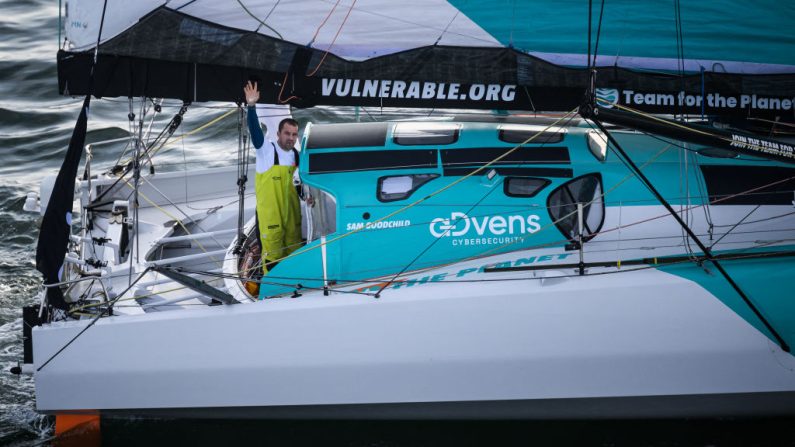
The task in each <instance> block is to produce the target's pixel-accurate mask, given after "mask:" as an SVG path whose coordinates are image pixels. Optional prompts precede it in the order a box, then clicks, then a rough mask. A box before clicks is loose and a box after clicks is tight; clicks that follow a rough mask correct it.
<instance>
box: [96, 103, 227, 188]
mask: <svg viewBox="0 0 795 447" xmlns="http://www.w3.org/2000/svg"><path fill="white" fill-rule="evenodd" d="M131 101H132V100H131ZM186 110H187V106H186V105H185V103H183V105H182V107H180V111H179V112H178V113H177V114H176V115H174V118H172V119H171V121H170V123H169V126H168V127H170V126H172V125H174V123H177V121H176V118H177V116H180V117H181V116H182V114H184V113H185V111H186ZM130 115H132V103H131V102H130ZM224 116H225V115H224ZM219 118H223V116H221V117H219ZM215 121H216V120H213V121H211V122H210V123H207V124H205V125H204V126H202V127H200V128H199V129H194V131H193V132H198V131H199V130H201V129H202V128H204V127H206V126H208V125H209V124H211V123H214V122H215ZM179 122H181V118H180V120H179ZM176 125H177V126H178V125H179V124H178V123H177V124H176ZM174 130H176V127H174ZM129 132H130V135H131V137H130V142H128V143H127V146H126V147H125V152H126V150H127V147H129V146H130V144H131V143H134V138H135V137H134V131H133V130H132V128H130V130H129ZM163 132H165V129H164V130H163V131H162V132H161V134H162V133H163ZM189 134H190V133H189ZM158 139H159V137H158ZM156 141H157V140H156ZM171 141H177V140H171ZM167 142H168V141H166V143H167ZM166 143H163V144H162V145H161V146H160V147H159V148H157V149H156V150H155V151H154V152H152V153H151V154H149V155H148V156H149V158H150V160H151V158H152V157H154V156H155V154H156V153H157V151H158V150H159V149H161V148H162V147H163V146H165V145H166ZM151 148H152V147H148V148H147V149H146V151H147V153H148V151H149V150H151ZM123 156H124V154H122V155H121V156H120V157H119V161H117V162H116V165H119V163H120V160H121V158H122V157H123ZM132 161H133V159H132V158H129V159H127V160H125V164H126V165H127V167H125V169H124V171H123V172H122V173H121V175H120V176H119V178H117V179H116V181H114V182H113V184H112V185H110V187H108V188H106V189H105V190H104V191H102V194H100V195H99V197H97V198H96V199H94V201H95V202H96V201H98V200H100V199H102V198H103V197H105V195H106V194H108V193H109V192H110V191H112V190H113V188H114V187H115V186H116V185H117V184H118V183H119V182H120V181H121V180H122V179H123V178H124V177H125V176H126V175H127V174H128V173H130V170H131V167H132V166H131V165H129V163H130V162H132Z"/></svg>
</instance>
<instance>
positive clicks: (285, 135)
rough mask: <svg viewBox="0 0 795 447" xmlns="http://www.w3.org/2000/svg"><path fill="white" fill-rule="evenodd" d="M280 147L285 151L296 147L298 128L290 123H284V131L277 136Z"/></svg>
mask: <svg viewBox="0 0 795 447" xmlns="http://www.w3.org/2000/svg"><path fill="white" fill-rule="evenodd" d="M276 136H277V140H276V142H277V143H279V146H280V147H281V148H282V149H284V150H288V149H292V148H294V147H295V142H296V141H298V126H293V125H292V124H290V123H284V125H283V126H282V130H280V131H279V133H278V134H276Z"/></svg>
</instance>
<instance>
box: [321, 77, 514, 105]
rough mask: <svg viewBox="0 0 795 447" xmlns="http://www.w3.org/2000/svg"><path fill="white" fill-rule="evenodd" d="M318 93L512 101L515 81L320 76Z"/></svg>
mask: <svg viewBox="0 0 795 447" xmlns="http://www.w3.org/2000/svg"><path fill="white" fill-rule="evenodd" d="M322 83H323V84H322V89H321V93H322V95H323V96H325V97H337V98H396V99H435V100H450V101H487V102H513V101H514V99H516V85H515V84H505V85H501V84H472V85H465V84H459V83H455V82H452V83H446V82H429V81H425V82H420V81H408V82H407V81H400V80H396V79H394V80H393V79H342V78H323V80H322Z"/></svg>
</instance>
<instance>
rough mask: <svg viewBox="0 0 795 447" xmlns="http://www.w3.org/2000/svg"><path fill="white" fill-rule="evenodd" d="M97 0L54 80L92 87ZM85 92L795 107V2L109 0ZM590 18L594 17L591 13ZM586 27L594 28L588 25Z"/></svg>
mask: <svg viewBox="0 0 795 447" xmlns="http://www.w3.org/2000/svg"><path fill="white" fill-rule="evenodd" d="M101 3H102V1H100V0H79V1H77V0H72V1H70V2H69V5H68V8H67V10H66V23H67V24H68V25H67V34H66V42H67V43H66V45H65V46H64V50H62V51H61V52H60V53H59V55H58V72H59V86H60V91H61V92H62V93H64V94H67V93H68V94H84V93H88V84H87V81H86V80H87V78H88V77H87V76H86V74H85V73H86V72H87V70H88V69H89V67H90V65H91V63H92V62H93V49H94V47H95V46H96V43H95V42H96V40H97V31H98V27H99V22H100V21H99V13H98V11H100V10H101V9H102V8H101V7H100V5H101ZM107 3H108V10H109V11H111V14H110V16H109V17H108V19H107V20H106V21H105V22H106V23H105V27H104V32H103V35H102V40H101V43H100V45H99V48H98V50H99V60H98V65H97V82H96V83H95V85H94V90H93V92H92V93H93V94H94V95H95V96H98V97H101V96H122V97H123V96H148V97H166V98H178V99H182V100H185V101H210V100H220V101H240V100H241V99H242V98H241V97H240V88H239V86H240V85H242V83H243V82H245V81H246V80H248V79H257V80H259V81H260V82H261V83H262V84H264V85H265V86H266V88H265V89H264V92H263V98H262V99H263V101H264V102H269V103H289V104H291V105H294V106H312V105H318V104H327V105H361V106H383V107H388V106H396V107H437V108H481V109H508V110H533V111H569V110H572V109H574V108H575V107H577V106H578V105H579V104H580V103H581V102H582V100H583V95H584V93H585V91H586V90H587V89H588V88H589V87H590V85H589V83H590V82H591V73H590V70H589V69H588V68H587V67H590V66H595V67H596V68H597V74H596V76H595V79H594V83H595V84H594V85H593V86H594V87H595V92H596V94H597V96H598V97H599V98H600V99H601V101H602V104H603V105H605V104H606V105H607V106H614V105H615V106H628V107H632V108H634V109H637V110H640V111H644V112H649V113H659V114H695V115H704V116H707V115H713V116H714V115H719V116H722V117H725V118H727V119H728V118H734V119H747V118H754V119H764V120H771V121H784V122H794V121H795V103H794V100H795V54H793V52H792V51H791V49H792V48H793V45H794V44H795V35H793V34H792V33H786V32H781V30H785V29H789V27H790V24H791V23H792V22H793V21H795V6H793V5H791V4H786V3H784V4H782V3H778V2H774V1H772V0H765V1H763V2H753V3H751V2H743V1H739V0H723V1H719V2H688V3H687V4H683V5H679V2H678V1H677V2H672V3H653V4H638V3H636V2H632V1H630V0H618V1H606V2H603V3H602V5H601V6H599V5H598V4H597V3H596V2H594V4H593V5H589V4H588V3H586V2H580V1H563V2H556V3H555V4H554V5H550V4H548V3H547V2H520V1H516V0H514V1H479V2H469V1H464V0H452V1H441V0H413V1H401V2H393V1H388V0H361V1H357V0H337V1H297V0H292V1H290V0H286V1H278V0H257V1H254V0H245V1H244V0H239V1H230V2H222V3H221V2H215V1H209V0H190V1H189V0H178V1H168V2H166V3H165V4H163V3H162V2H161V1H153V0H149V1H141V2H134V3H133V2H123V1H121V0H109V1H108V2H107ZM589 19H590V20H591V22H590V26H589ZM589 32H590V35H589Z"/></svg>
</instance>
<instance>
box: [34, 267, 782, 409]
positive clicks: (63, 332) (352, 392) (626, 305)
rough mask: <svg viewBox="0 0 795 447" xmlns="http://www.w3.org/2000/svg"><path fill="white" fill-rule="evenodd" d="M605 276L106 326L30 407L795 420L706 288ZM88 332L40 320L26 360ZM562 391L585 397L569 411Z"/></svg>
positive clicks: (760, 346)
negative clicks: (409, 408)
mask: <svg viewBox="0 0 795 447" xmlns="http://www.w3.org/2000/svg"><path fill="white" fill-rule="evenodd" d="M463 267H465V266H463ZM432 273H433V272H426V273H425V274H426V275H427V274H432ZM495 275H499V274H495ZM529 275H532V273H529ZM514 276H515V275H514ZM610 277H611V275H602V276H592V277H584V278H576V280H571V279H545V280H540V279H536V280H529V281H520V282H515V283H512V284H509V285H507V286H504V287H500V288H498V289H496V290H498V291H499V293H498V294H494V291H495V288H494V287H493V285H491V284H489V283H471V284H468V285H467V286H466V287H457V286H456V285H455V284H445V283H427V284H423V285H421V286H420V285H418V286H414V287H413V288H405V289H398V290H388V291H385V292H384V293H383V294H382V296H381V298H380V299H374V298H371V297H366V296H361V295H342V294H333V295H332V297H324V296H323V295H322V293H308V294H305V295H304V296H302V297H300V298H298V299H290V298H279V299H272V300H265V301H260V302H257V303H252V304H244V305H233V306H216V307H210V308H202V309H197V310H193V311H180V312H157V313H150V314H146V315H140V316H135V317H112V318H103V319H101V320H100V321H98V322H97V324H95V325H94V327H92V328H91V329H90V330H88V331H86V332H85V333H84V334H83V335H81V336H80V337H79V338H78V339H77V340H76V341H75V342H74V343H73V344H72V346H70V347H69V348H67V350H66V351H65V352H64V353H62V354H61V355H59V356H58V357H56V358H55V359H54V360H52V361H51V362H50V364H48V365H47V366H46V367H45V368H44V369H42V370H41V371H39V372H37V373H36V387H37V396H38V399H37V406H38V409H39V410H41V411H63V410H120V411H121V412H122V413H136V412H138V413H141V414H146V413H153V414H155V413H158V412H162V413H163V414H201V413H202V410H211V409H215V410H214V411H209V414H215V415H218V414H223V411H226V412H230V414H238V415H244V414H245V413H246V409H247V408H249V409H250V410H251V411H253V412H254V413H252V414H268V412H267V410H268V407H271V409H273V410H274V412H273V413H272V415H278V414H280V413H279V412H280V411H281V412H282V413H284V414H288V415H291V416H296V414H294V413H296V412H297V413H300V411H298V410H301V409H306V410H307V413H306V414H308V415H312V416H313V417H318V416H323V417H330V418H333V417H345V415H346V414H347V413H349V412H351V411H353V413H352V414H354V415H355V414H356V413H357V412H356V411H354V410H355V409H356V407H347V406H355V405H361V404H368V405H369V406H372V405H375V407H372V408H371V407H368V409H367V410H366V412H367V413H370V414H371V416H375V415H377V414H378V413H377V412H376V413H373V411H376V410H374V408H377V407H379V404H429V403H437V406H433V405H431V406H429V407H428V408H427V410H428V411H429V412H430V414H431V415H435V416H437V417H466V415H467V414H469V416H470V417H474V416H475V414H473V412H475V413H478V412H479V411H485V412H486V413H485V414H484V413H480V414H479V416H478V417H482V416H486V417H487V415H488V414H490V413H489V411H491V412H492V413H493V414H494V415H497V416H496V417H510V414H514V415H516V416H520V415H522V414H525V413H526V412H528V411H529V412H531V413H532V412H534V413H535V414H536V416H542V417H543V415H544V414H548V415H556V416H558V417H561V416H562V417H565V416H568V417H572V416H574V417H576V416H587V414H585V415H584V414H581V413H582V412H583V411H586V410H587V408H591V407H593V406H594V405H596V408H598V411H596V412H595V413H594V414H591V417H604V416H609V415H610V414H614V415H618V416H621V415H623V416H632V415H646V416H649V415H658V416H670V415H676V414H680V415H686V414H692V413H698V412H699V411H708V412H710V414H713V415H715V414H720V413H721V412H724V413H727V414H738V413H740V414H741V413H743V412H746V411H753V412H756V413H758V410H760V408H756V406H754V404H753V402H755V401H757V400H761V402H757V403H758V404H760V403H761V404H762V405H763V408H761V410H762V411H763V412H764V411H768V412H772V413H774V414H775V413H776V412H780V411H782V408H781V404H782V403H783V404H786V405H785V406H786V407H787V409H788V410H789V411H792V410H793V406H794V405H795V404H793V403H792V402H795V400H793V399H791V397H792V396H793V391H794V390H795V373H793V368H795V360H794V359H793V358H792V357H791V356H789V355H788V354H786V353H783V352H781V351H780V349H779V348H778V347H777V346H776V345H775V344H773V343H772V342H770V341H769V340H768V339H767V338H766V337H765V336H764V335H762V334H761V333H759V331H757V330H756V329H754V328H753V327H752V326H751V325H749V324H748V323H746V322H745V321H744V320H743V319H741V318H740V317H739V316H737V315H736V314H735V313H734V312H733V311H731V310H730V309H728V308H727V307H725V306H724V305H723V304H722V303H721V302H720V301H718V300H717V299H715V298H714V297H713V296H712V295H710V294H709V293H708V292H706V291H705V290H704V289H702V288H701V287H699V286H698V285H696V284H695V283H692V282H690V281H687V280H684V279H681V278H678V277H676V276H672V275H668V274H666V273H662V272H659V271H657V270H643V271H637V272H632V273H628V272H626V273H622V274H621V278H622V279H623V281H622V282H621V283H617V282H616V281H615V280H612V279H611V278H610ZM639 290H642V291H643V293H638V291H639ZM87 323H88V321H80V322H69V323H55V324H52V325H49V326H48V327H46V328H42V327H38V328H36V329H35V330H34V340H35V349H34V358H35V359H36V362H37V365H36V367H38V366H40V363H41V362H43V361H44V360H46V359H48V358H49V357H50V356H51V355H53V354H54V353H55V352H56V351H57V350H58V349H60V348H61V347H62V346H63V344H64V340H68V339H70V338H72V337H73V336H74V335H76V334H77V333H78V332H79V331H80V330H81V329H82V328H83V327H85V325H86V324H87ZM762 393H765V394H762ZM677 397H681V398H683V399H685V400H684V401H682V402H686V401H687V399H690V400H691V401H692V400H693V399H694V398H696V397H701V398H704V400H702V399H696V401H692V402H690V404H689V405H690V406H685V407H681V406H678V405H671V403H672V402H674V403H675V402H678V401H677V400H676V398H677ZM616 398H619V399H616ZM620 398H629V399H620ZM632 398H636V399H634V400H633V399H632ZM644 398H647V399H644ZM560 399H574V400H573V401H571V402H579V403H580V404H576V405H572V406H571V408H570V411H571V414H566V413H568V412H567V411H566V409H565V407H564V408H561V407H560V405H561V404H560V401H559V400H560ZM604 399H606V400H604ZM672 399H673V400H672ZM602 400H604V401H602ZM776 400H779V401H780V402H779V404H778V405H776V404H775V401H776ZM599 401H602V402H601V403H598V404H596V402H599ZM556 402H557V403H556ZM655 402H657V403H655ZM666 402H668V404H665V403H666ZM699 402H700V403H699ZM727 402H734V404H735V405H734V407H729V406H726V403H727ZM438 404H442V405H440V406H439V405H438ZM444 404H446V405H444ZM479 404H482V406H480V405H479ZM702 404H706V405H707V406H708V409H707V408H704V409H702V410H699V408H700V406H701V405H702ZM319 406H321V407H319ZM337 406H343V407H342V408H340V407H337ZM419 406H420V407H422V405H419ZM757 406H758V405H757ZM278 407H290V408H286V409H285V408H278ZM658 407H659V408H658ZM324 408H325V410H326V411H324V410H323V409H324ZM490 408H491V410H489V409H490ZM752 408H756V410H753V409H752ZM220 409H223V411H222V412H221V413H218V411H219V410H220ZM235 409H237V410H238V411H234V410H235ZM256 409H258V410H259V411H255V410H256ZM290 409H292V410H295V411H290ZM381 409H382V410H384V411H385V413H384V414H385V415H386V416H388V415H389V414H391V413H392V412H396V413H397V414H398V415H399V414H401V412H400V411H399V409H400V407H399V406H398V407H395V406H394V405H391V406H390V405H386V406H384V407H382V408H381ZM506 411H507V412H506ZM545 411H549V413H545ZM285 412H286V413H285ZM561 412H562V413H563V414H561ZM586 413H587V411H586ZM419 414H422V413H419ZM362 416H363V415H359V417H362Z"/></svg>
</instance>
